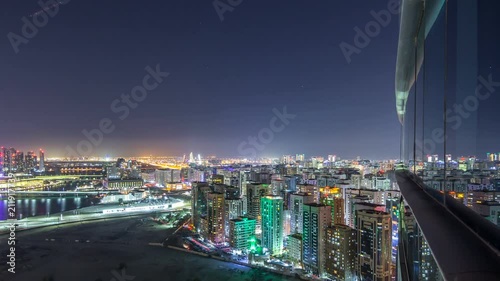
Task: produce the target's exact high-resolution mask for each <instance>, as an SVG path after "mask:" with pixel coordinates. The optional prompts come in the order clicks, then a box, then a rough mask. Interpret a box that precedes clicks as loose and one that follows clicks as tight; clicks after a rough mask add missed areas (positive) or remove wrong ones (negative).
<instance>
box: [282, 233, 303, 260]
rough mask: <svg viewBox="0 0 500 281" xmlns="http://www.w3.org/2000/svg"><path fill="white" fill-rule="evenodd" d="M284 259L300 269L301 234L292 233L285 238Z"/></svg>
mask: <svg viewBox="0 0 500 281" xmlns="http://www.w3.org/2000/svg"><path fill="white" fill-rule="evenodd" d="M287 238H288V239H287V247H286V248H287V254H286V258H287V259H288V260H290V261H291V262H293V263H294V264H295V267H302V258H303V256H302V234H300V233H294V234H291V235H288V237H287Z"/></svg>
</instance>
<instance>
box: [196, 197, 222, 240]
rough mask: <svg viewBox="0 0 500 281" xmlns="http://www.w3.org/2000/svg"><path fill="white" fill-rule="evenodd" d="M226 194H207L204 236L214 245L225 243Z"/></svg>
mask: <svg viewBox="0 0 500 281" xmlns="http://www.w3.org/2000/svg"><path fill="white" fill-rule="evenodd" d="M224 217H225V210H224V193H217V192H210V193H208V194H207V215H206V216H205V217H204V218H202V219H205V220H206V222H205V228H202V230H203V231H202V235H203V236H204V237H205V238H206V239H208V240H209V241H211V242H212V243H214V244H222V243H224V242H225V234H226V233H225V224H224Z"/></svg>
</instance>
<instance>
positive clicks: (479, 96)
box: [396, 0, 500, 280]
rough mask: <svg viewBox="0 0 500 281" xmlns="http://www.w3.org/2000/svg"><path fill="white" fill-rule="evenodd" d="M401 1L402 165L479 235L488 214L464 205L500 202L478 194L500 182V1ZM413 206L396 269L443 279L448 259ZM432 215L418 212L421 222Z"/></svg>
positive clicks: (403, 222) (413, 276) (404, 214)
mask: <svg viewBox="0 0 500 281" xmlns="http://www.w3.org/2000/svg"><path fill="white" fill-rule="evenodd" d="M401 7H402V10H401V24H400V39H399V46H398V61H397V67H396V108H397V113H398V117H399V120H400V122H401V144H400V154H401V157H400V158H401V159H402V163H401V166H400V167H402V168H403V169H406V170H408V171H409V172H411V175H412V177H414V176H415V175H416V177H414V178H413V180H415V182H417V183H418V185H419V186H420V187H422V189H423V191H424V192H425V193H426V194H427V196H428V197H429V198H432V200H437V201H438V202H439V203H440V204H442V206H444V210H446V211H448V212H449V213H450V214H453V215H451V216H456V217H459V218H460V219H461V220H462V219H463V220H462V221H461V222H460V223H461V224H462V225H467V228H468V229H469V230H470V231H472V232H473V235H476V236H477V237H480V236H481V235H484V233H487V232H488V231H484V229H487V228H488V227H489V226H488V225H486V226H485V228H483V226H484V221H483V220H482V218H481V216H474V214H472V215H471V214H469V213H470V212H468V210H464V208H463V206H468V207H470V208H469V210H479V209H481V207H477V208H474V205H481V206H483V205H488V204H492V205H498V204H500V202H499V201H495V200H491V201H495V202H491V201H490V200H475V201H474V200H471V198H477V196H478V195H477V193H478V192H495V191H496V190H498V186H496V185H495V182H497V180H498V178H500V174H499V173H498V168H500V162H499V155H498V153H496V152H495V151H499V150H500V147H499V146H500V142H499V140H500V131H499V130H498V129H496V127H497V124H498V123H499V121H500V115H499V114H497V111H498V106H499V105H500V40H499V39H498V34H499V33H498V27H499V26H500V17H498V15H497V14H498V11H499V10H500V1H496V0H480V1H470V0H446V1H445V0H422V1H413V0H402V6H401ZM403 196H404V192H403ZM405 199H408V198H405ZM414 202H417V203H418V202H423V201H422V200H421V201H418V200H414ZM405 205H408V204H407V202H406V200H402V201H401V205H400V208H399V210H400V214H401V215H400V217H399V224H400V229H399V241H398V244H399V248H400V251H399V253H398V260H399V262H398V265H399V266H400V268H399V271H398V276H399V277H400V278H402V277H403V276H407V277H408V280H443V276H444V275H446V274H445V272H444V271H443V264H444V263H445V262H444V260H443V259H441V260H439V259H436V258H435V253H433V248H432V246H433V245H432V244H431V245H430V244H429V243H428V241H427V240H426V238H425V236H429V234H427V235H426V234H425V233H424V232H422V229H423V228H421V225H419V223H418V221H419V217H418V216H417V215H416V214H415V215H414V213H413V212H412V207H413V206H412V205H411V204H409V207H408V206H407V207H406V208H405ZM416 209H419V208H418V206H417V207H416ZM493 209H494V208H493ZM488 210H489V209H488ZM493 212H496V211H495V210H494V211H493ZM478 213H479V212H478ZM483 217H484V215H483ZM424 219H425V218H420V222H421V223H422V224H423V223H424V221H423V220H424ZM427 219H429V218H427ZM479 228H482V229H483V231H479V230H478V229H479ZM427 231H429V229H428V228H427ZM474 232H475V233H474ZM443 235H444V234H443ZM431 236H434V235H431ZM490 238H491V237H489V238H488V237H485V236H482V239H484V241H487V242H486V244H488V243H491V242H492V240H496V241H493V242H492V243H493V244H495V243H498V237H497V238H496V239H495V238H494V237H493V239H490ZM443 239H447V238H443ZM477 239H479V238H477ZM429 241H430V240H429ZM496 245H498V244H496ZM434 247H436V246H435V245H434ZM401 249H402V250H403V251H401ZM457 254H458V253H457ZM441 257H442V256H441ZM456 264H458V262H456ZM455 267H457V268H458V267H459V266H458V265H455ZM446 268H447V269H451V268H452V267H446ZM401 270H404V271H406V272H403V273H401ZM447 277H450V276H449V275H448V276H447ZM402 280H406V278H403V279H402Z"/></svg>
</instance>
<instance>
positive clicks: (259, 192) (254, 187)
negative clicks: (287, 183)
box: [246, 182, 271, 224]
mask: <svg viewBox="0 0 500 281" xmlns="http://www.w3.org/2000/svg"><path fill="white" fill-rule="evenodd" d="M246 189H247V192H246V194H247V212H248V216H249V217H252V218H254V219H256V220H257V224H259V223H260V213H261V212H260V207H261V203H260V199H261V198H262V197H263V196H265V195H267V194H269V193H270V192H271V190H270V188H269V184H263V183H255V182H252V183H248V184H247V188H246Z"/></svg>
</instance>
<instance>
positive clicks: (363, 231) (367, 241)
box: [356, 210, 392, 281]
mask: <svg viewBox="0 0 500 281" xmlns="http://www.w3.org/2000/svg"><path fill="white" fill-rule="evenodd" d="M356 230H357V231H358V232H357V239H356V240H357V253H358V258H357V264H356V272H357V276H359V277H360V278H361V280H373V281H390V280H391V232H392V228H391V215H390V214H389V213H386V212H379V211H375V210H360V211H357V212H356Z"/></svg>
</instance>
